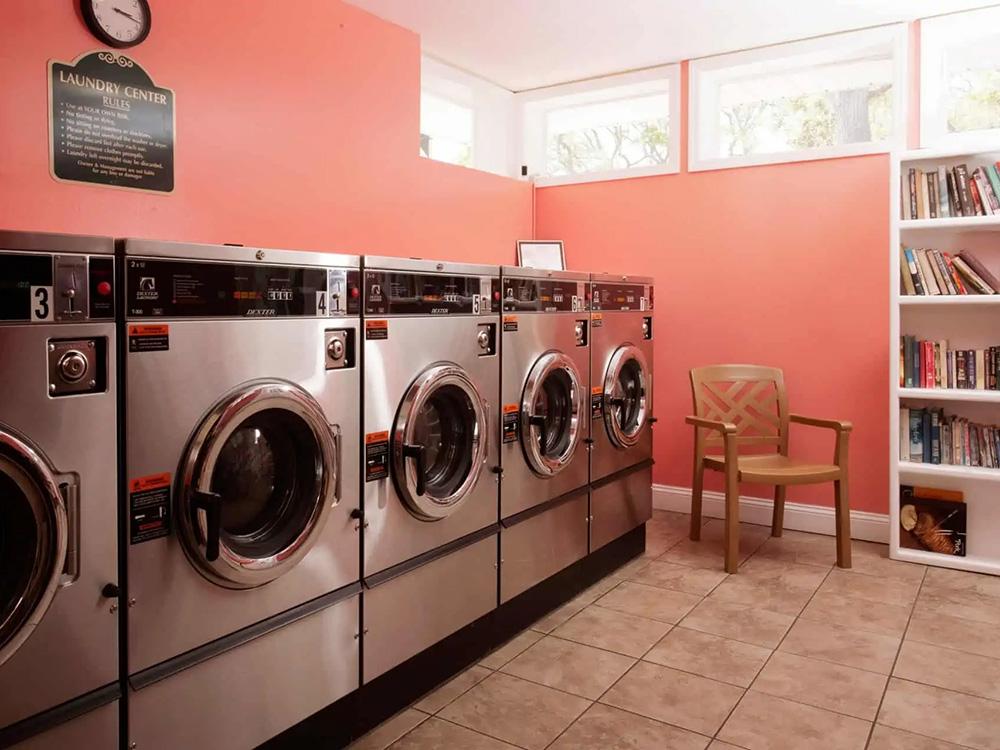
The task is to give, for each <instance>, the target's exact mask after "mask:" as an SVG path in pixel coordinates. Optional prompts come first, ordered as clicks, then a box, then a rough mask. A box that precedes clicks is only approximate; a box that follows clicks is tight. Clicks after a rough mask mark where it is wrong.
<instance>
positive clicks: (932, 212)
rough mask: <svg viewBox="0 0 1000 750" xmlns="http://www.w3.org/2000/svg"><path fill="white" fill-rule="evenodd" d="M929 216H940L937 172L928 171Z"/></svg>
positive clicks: (932, 217)
mask: <svg viewBox="0 0 1000 750" xmlns="http://www.w3.org/2000/svg"><path fill="white" fill-rule="evenodd" d="M925 176H926V178H927V218H929V219H936V218H937V217H938V195H937V172H927V173H926V175H925Z"/></svg>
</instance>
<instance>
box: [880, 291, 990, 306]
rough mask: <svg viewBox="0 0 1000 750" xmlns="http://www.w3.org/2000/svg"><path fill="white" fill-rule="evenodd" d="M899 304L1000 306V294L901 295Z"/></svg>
mask: <svg viewBox="0 0 1000 750" xmlns="http://www.w3.org/2000/svg"><path fill="white" fill-rule="evenodd" d="M899 304H900V305H904V306H908V305H913V306H921V305H1000V294H941V295H937V294H933V295H932V294H901V295H899Z"/></svg>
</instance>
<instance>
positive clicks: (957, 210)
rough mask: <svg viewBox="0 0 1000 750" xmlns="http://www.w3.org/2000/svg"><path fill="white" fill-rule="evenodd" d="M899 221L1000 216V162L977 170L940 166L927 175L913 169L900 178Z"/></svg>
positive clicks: (962, 165) (962, 166) (966, 167)
mask: <svg viewBox="0 0 1000 750" xmlns="http://www.w3.org/2000/svg"><path fill="white" fill-rule="evenodd" d="M900 178H901V182H902V185H901V190H900V217H901V218H903V219H941V218H951V217H956V216H993V215H996V214H1000V162H997V163H996V164H990V165H988V166H984V167H976V168H975V169H973V170H972V172H969V168H968V166H967V165H965V164H959V165H958V166H956V167H954V168H952V169H948V168H947V167H945V166H940V167H938V168H937V169H935V170H929V171H927V172H925V171H924V170H922V169H916V168H913V167H911V168H910V169H909V170H908V171H907V173H906V174H903V175H900Z"/></svg>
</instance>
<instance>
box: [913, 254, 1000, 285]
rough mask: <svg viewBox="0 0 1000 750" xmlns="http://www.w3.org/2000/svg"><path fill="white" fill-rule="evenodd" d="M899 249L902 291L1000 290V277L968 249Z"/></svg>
mask: <svg viewBox="0 0 1000 750" xmlns="http://www.w3.org/2000/svg"><path fill="white" fill-rule="evenodd" d="M899 253H900V258H899V272H900V277H901V282H902V288H901V289H900V294H904V295H911V296H912V295H941V294H997V293H1000V279H998V278H997V277H996V276H994V275H993V274H992V273H991V272H990V270H989V269H988V268H987V267H986V266H985V265H983V263H982V261H980V260H979V258H978V257H976V255H975V254H974V253H972V252H970V251H968V250H962V251H960V252H959V253H958V255H952V254H951V253H945V252H941V251H940V250H934V249H925V248H911V247H900V249H899Z"/></svg>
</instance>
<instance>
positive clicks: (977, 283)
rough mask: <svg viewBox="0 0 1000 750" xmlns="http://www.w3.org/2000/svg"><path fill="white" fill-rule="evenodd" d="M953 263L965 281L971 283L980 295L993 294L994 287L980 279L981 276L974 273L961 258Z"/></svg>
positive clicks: (955, 259)
mask: <svg viewBox="0 0 1000 750" xmlns="http://www.w3.org/2000/svg"><path fill="white" fill-rule="evenodd" d="M953 262H954V264H955V268H956V269H957V270H958V272H959V273H960V274H962V276H963V277H964V278H965V280H966V281H967V282H969V284H971V285H972V288H973V289H975V290H976V291H977V292H979V294H993V287H991V286H990V285H989V284H987V283H986V282H985V281H983V280H982V279H981V278H980V277H979V274H977V273H976V272H975V271H973V270H972V269H971V268H970V267H969V265H968V264H967V263H966V262H965V261H964V260H962V258H961V257H956V258H954V259H953Z"/></svg>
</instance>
